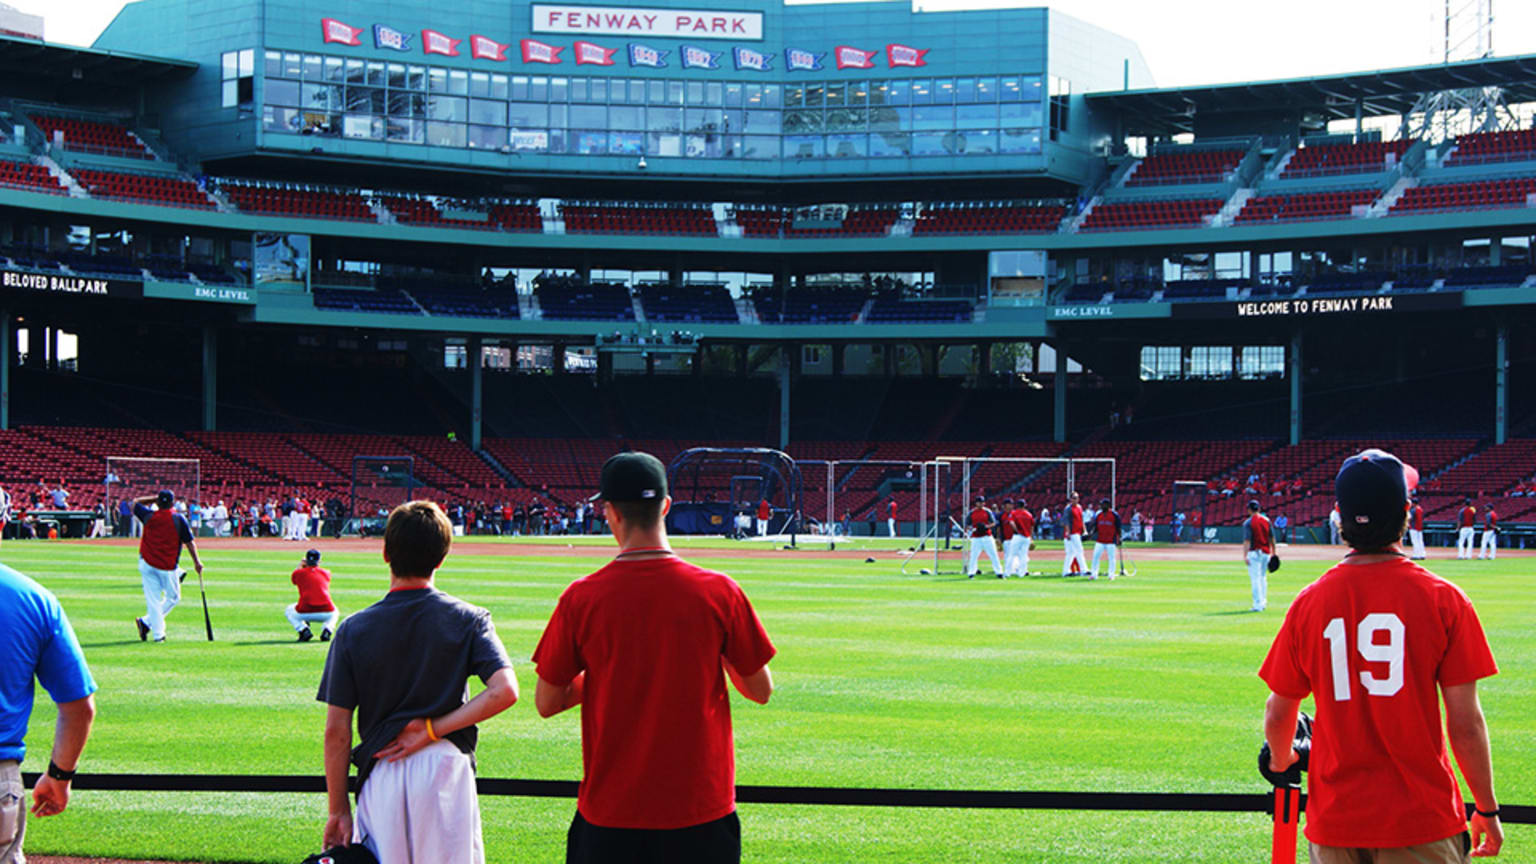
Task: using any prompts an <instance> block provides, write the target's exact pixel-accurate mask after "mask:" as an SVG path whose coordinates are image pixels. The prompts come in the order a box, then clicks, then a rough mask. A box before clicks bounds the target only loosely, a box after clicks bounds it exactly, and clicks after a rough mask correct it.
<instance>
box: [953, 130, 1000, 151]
mask: <svg viewBox="0 0 1536 864" xmlns="http://www.w3.org/2000/svg"><path fill="white" fill-rule="evenodd" d="M955 137H956V138H957V139H958V141H959V144H958V145H957V147H956V152H959V153H967V154H971V153H996V152H997V146H998V144H997V130H996V129H968V130H966V131H964V132H957V133H955Z"/></svg>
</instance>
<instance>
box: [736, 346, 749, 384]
mask: <svg viewBox="0 0 1536 864" xmlns="http://www.w3.org/2000/svg"><path fill="white" fill-rule="evenodd" d="M733 348H734V349H735V352H736V377H737V378H745V377H747V346H746V345H735V346H733Z"/></svg>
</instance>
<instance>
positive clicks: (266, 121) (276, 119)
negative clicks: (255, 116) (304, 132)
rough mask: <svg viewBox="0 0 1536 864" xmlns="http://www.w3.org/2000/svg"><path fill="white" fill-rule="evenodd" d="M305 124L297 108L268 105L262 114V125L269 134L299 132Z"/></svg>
mask: <svg viewBox="0 0 1536 864" xmlns="http://www.w3.org/2000/svg"><path fill="white" fill-rule="evenodd" d="M303 124H304V121H303V118H302V117H301V116H300V114H299V109H297V108H281V107H278V106H276V105H268V106H266V107H264V108H263V109H262V112H261V125H262V127H263V128H265V129H266V130H267V131H268V132H298V131H300V130H301V129H302V128H303Z"/></svg>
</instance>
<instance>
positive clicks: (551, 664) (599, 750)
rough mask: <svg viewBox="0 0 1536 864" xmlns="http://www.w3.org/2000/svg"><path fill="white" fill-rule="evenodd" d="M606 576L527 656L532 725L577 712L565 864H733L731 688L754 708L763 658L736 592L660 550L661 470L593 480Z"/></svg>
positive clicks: (584, 591) (585, 585) (629, 465)
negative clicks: (608, 535) (606, 550)
mask: <svg viewBox="0 0 1536 864" xmlns="http://www.w3.org/2000/svg"><path fill="white" fill-rule="evenodd" d="M600 483H601V486H600V488H601V491H600V492H599V493H598V497H600V498H601V499H602V502H603V513H604V515H605V516H606V517H607V521H608V527H609V530H611V531H612V532H613V536H614V539H616V540H617V541H618V543H619V553H618V555H616V556H614V559H613V562H612V563H610V564H608V565H607V566H605V567H603V568H602V569H601V570H598V571H597V572H596V573H593V574H592V575H590V576H587V577H584V578H582V579H578V580H576V581H575V582H573V583H571V585H570V587H568V588H566V589H565V593H563V594H561V595H560V602H559V604H558V605H557V606H556V607H555V612H554V615H553V616H551V618H550V620H549V626H548V627H547V628H545V630H544V635H543V637H541V638H540V640H539V645H538V648H536V649H535V650H534V652H533V661H534V663H535V664H536V666H537V670H538V675H539V681H538V687H537V690H536V691H535V697H534V701H535V703H536V705H537V707H538V709H539V715H540V716H542V717H552V716H554V715H556V714H558V713H560V712H562V711H564V710H566V709H567V708H570V707H572V706H575V705H581V706H582V711H581V755H582V765H583V768H584V774H583V777H582V781H581V790H580V793H579V794H578V796H577V800H576V816H575V818H574V820H573V821H572V823H571V828H570V831H569V832H568V833H567V835H566V853H565V854H566V861H567V862H570V864H577V862H583V864H584V862H598V861H603V862H608V861H634V862H641V861H645V862H651V861H655V862H672V861H687V862H690V864H694V862H698V864H714V862H731V864H734V862H738V861H740V860H741V823H740V821H738V820H737V818H736V753H735V750H736V748H735V742H734V739H733V738H732V735H731V707H730V699H729V696H728V694H727V692H726V680H727V679H729V680H730V682H731V684H732V685H734V686H735V688H736V690H737V691H738V692H739V693H741V695H743V696H745V697H746V698H748V699H750V700H752V701H753V702H756V703H758V704H767V702H768V697H769V695H770V694H771V693H772V692H773V676H772V675H771V674H770V673H769V671H768V661H769V660H771V659H772V658H773V655H774V647H773V643H772V642H770V641H769V639H768V634H767V633H766V632H764V631H763V625H762V623H761V622H760V621H758V618H757V613H756V612H754V611H753V609H752V604H751V603H750V602H748V600H747V595H746V594H745V593H744V592H743V591H742V590H741V586H740V585H738V584H736V582H735V581H734V580H733V579H731V578H730V577H729V576H726V575H725V574H723V573H714V572H711V571H708V570H704V569H701V568H699V567H695V566H693V565H692V564H689V563H687V562H686V561H683V560H682V559H681V558H679V557H678V556H677V554H676V553H674V552H673V551H672V549H671V546H670V545H669V544H668V542H667V532H666V527H665V524H664V523H663V521H662V520H663V518H664V517H665V516H666V513H667V510H668V508H669V507H670V506H671V503H672V499H671V498H669V497H668V496H667V474H666V469H665V468H664V467H663V466H662V464H661V462H660V461H658V460H657V459H656V457H654V456H651V455H650V454H647V453H620V454H618V455H617V456H614V457H613V458H611V459H609V460H608V462H607V464H605V465H604V466H603V471H602V477H601V481H600Z"/></svg>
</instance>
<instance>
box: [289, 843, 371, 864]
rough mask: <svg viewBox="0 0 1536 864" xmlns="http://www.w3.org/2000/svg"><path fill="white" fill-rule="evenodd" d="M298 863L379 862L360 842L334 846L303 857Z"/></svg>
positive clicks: (350, 863)
mask: <svg viewBox="0 0 1536 864" xmlns="http://www.w3.org/2000/svg"><path fill="white" fill-rule="evenodd" d="M300 864H379V861H378V859H377V858H375V857H373V853H372V852H369V851H368V847H367V846H364V845H363V844H361V843H354V844H352V845H351V846H336V847H333V848H330V849H327V850H325V851H324V852H321V853H319V854H318V855H311V856H309V857H308V858H305V859H304V860H303V861H302V862H300Z"/></svg>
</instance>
